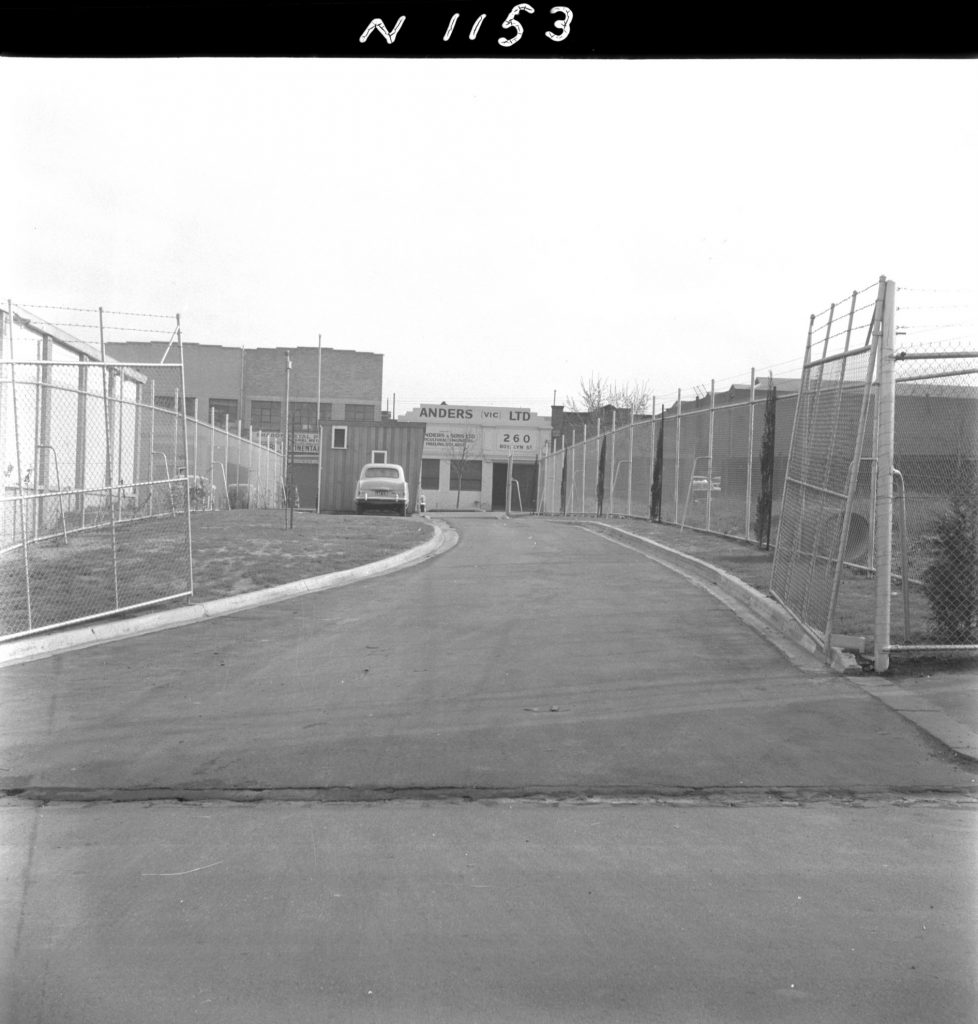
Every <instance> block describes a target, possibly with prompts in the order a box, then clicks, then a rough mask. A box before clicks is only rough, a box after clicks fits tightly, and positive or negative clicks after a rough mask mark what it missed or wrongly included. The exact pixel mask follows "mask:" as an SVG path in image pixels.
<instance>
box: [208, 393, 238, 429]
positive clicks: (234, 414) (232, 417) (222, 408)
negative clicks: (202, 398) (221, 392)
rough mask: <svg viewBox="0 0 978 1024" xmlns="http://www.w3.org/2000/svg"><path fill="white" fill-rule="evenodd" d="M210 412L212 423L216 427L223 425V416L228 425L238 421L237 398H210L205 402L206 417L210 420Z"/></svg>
mask: <svg viewBox="0 0 978 1024" xmlns="http://www.w3.org/2000/svg"><path fill="white" fill-rule="evenodd" d="M211 413H213V414H214V423H215V425H216V426H218V427H223V426H224V421H225V418H226V419H227V422H228V426H229V427H230V425H231V424H232V423H233V424H235V426H237V422H238V400H237V399H236V398H212V399H211V400H210V401H209V402H208V403H207V418H208V420H210V416H211Z"/></svg>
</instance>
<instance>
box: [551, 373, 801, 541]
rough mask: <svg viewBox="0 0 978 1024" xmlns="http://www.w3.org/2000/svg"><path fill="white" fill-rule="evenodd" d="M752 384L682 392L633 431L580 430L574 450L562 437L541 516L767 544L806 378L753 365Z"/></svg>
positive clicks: (638, 420) (631, 424)
mask: <svg viewBox="0 0 978 1024" xmlns="http://www.w3.org/2000/svg"><path fill="white" fill-rule="evenodd" d="M745 379H746V381H747V383H745V384H743V385H735V386H733V387H731V388H729V390H727V391H725V392H723V393H717V392H716V391H715V390H714V389H713V388H712V387H711V389H710V391H709V392H708V393H704V394H703V395H701V396H700V397H696V398H693V399H683V397H682V393H681V392H680V393H679V394H678V395H677V398H676V401H675V402H674V403H673V404H672V405H671V406H670V407H668V408H663V409H661V410H660V411H658V412H656V413H653V414H649V415H639V416H634V417H632V416H630V415H629V414H628V413H625V414H624V415H625V417H626V418H627V419H628V422H626V423H625V425H623V426H618V425H617V423H616V424H615V425H614V426H613V427H610V428H609V429H607V430H603V431H601V430H600V429H599V426H598V422H597V420H595V427H594V428H593V430H594V432H593V433H591V436H587V437H583V436H582V437H581V438H578V437H577V434H576V431H575V432H574V433H573V434H572V436H571V438H570V443H569V444H567V445H566V447H560V446H559V445H560V441H559V439H558V442H557V450H556V451H554V452H551V453H548V454H547V455H546V456H545V457H544V458H543V459H542V460H541V484H540V489H539V492H538V493H539V494H540V495H541V502H542V508H541V511H542V512H543V513H545V514H546V513H550V514H565V515H588V516H594V515H608V516H625V517H633V518H640V519H652V520H654V521H656V522H661V523H670V524H673V525H676V526H680V527H682V528H684V529H685V528H689V529H697V530H706V531H708V532H711V533H720V534H724V535H725V536H729V537H735V538H738V539H741V540H764V541H766V540H767V537H768V529H766V528H769V527H770V524H771V522H772V518H773V522H774V523H775V524H776V522H777V517H778V514H779V511H780V494H781V488H782V486H783V483H784V474H785V466H786V464H787V455H788V446H789V442H790V437H791V426H792V423H793V420H794V413H795V406H796V403H797V394H796V392H797V389H798V387H799V380H798V378H795V379H787V380H780V379H776V378H774V377H772V376H768V377H762V378H756V377H755V373H754V370H753V369H752V370H751V371H750V372H749V374H745ZM583 433H584V431H583V430H582V434H583ZM602 452H603V454H602ZM764 497H766V498H767V501H766V502H762V498H764Z"/></svg>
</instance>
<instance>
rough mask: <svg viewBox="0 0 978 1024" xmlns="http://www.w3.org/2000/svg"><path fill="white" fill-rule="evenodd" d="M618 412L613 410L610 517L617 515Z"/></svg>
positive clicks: (609, 493) (609, 492)
mask: <svg viewBox="0 0 978 1024" xmlns="http://www.w3.org/2000/svg"><path fill="white" fill-rule="evenodd" d="M617 411H618V410H617V409H612V410H611V487H610V488H609V489H608V515H609V516H613V515H614V514H615V437H616V436H617V433H618V431H617V428H616V426H615V420H616V418H617V416H616V413H617Z"/></svg>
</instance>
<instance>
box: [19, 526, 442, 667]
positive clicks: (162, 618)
mask: <svg viewBox="0 0 978 1024" xmlns="http://www.w3.org/2000/svg"><path fill="white" fill-rule="evenodd" d="M429 522H430V523H431V525H432V526H433V527H434V529H435V533H434V536H433V537H431V538H430V539H429V540H426V541H425V542H424V543H423V544H419V545H417V547H413V548H409V549H408V550H407V551H401V552H400V553H398V554H396V555H391V556H390V557H389V558H383V559H381V560H380V561H377V562H369V563H367V564H366V565H359V566H357V567H356V568H354V569H343V570H341V571H340V572H333V573H328V574H327V575H325V576H313V577H310V578H308V579H302V580H296V581H295V582H293V583H283V584H281V585H279V586H277V587H268V588H266V589H264V590H254V591H251V592H249V593H247V594H235V595H234V596H233V597H222V598H216V599H215V600H213V601H202V602H201V603H200V604H188V605H182V606H180V607H179V608H167V609H164V610H161V611H154V612H147V613H146V614H143V615H136V616H133V617H132V618H127V619H106V620H101V621H97V622H92V623H90V624H88V625H86V626H80V627H76V628H72V629H63V630H59V631H53V632H51V633H41V634H38V635H37V636H32V637H26V638H24V639H22V640H11V641H9V642H8V643H5V644H3V646H2V648H0V667H2V666H4V665H13V664H17V663H18V662H23V661H34V660H35V659H38V658H47V657H50V656H51V655H53V654H62V653H64V652H65V651H72V650H78V649H80V648H82V647H93V646H96V645H97V644H104V643H110V642H111V641H113V640H124V639H126V638H128V637H133V636H142V635H143V634H146V633H156V632H159V631H161V630H165V629H174V628H176V627H177V626H186V625H190V624H192V623H194V622H201V621H202V620H204V619H213V618H218V617H219V616H222V615H231V614H233V613H234V612H238V611H243V610H244V609H246V608H257V607H259V606H261V605H266V604H273V603H275V602H277V601H286V600H289V599H291V598H294V597H302V596H303V595H305V594H315V593H318V592H319V591H322V590H332V589H334V588H336V587H343V586H347V585H348V584H350V583H356V582H357V581H358V580H363V579H369V578H371V577H374V576H383V575H385V574H386V573H390V572H396V571H398V570H399V569H406V568H407V567H408V566H411V565H417V564H418V563H419V562H424V561H426V560H427V559H429V558H434V557H435V556H436V555H440V554H443V553H444V552H446V551H449V550H450V549H451V548H453V547H454V546H455V545H456V544H457V543H458V534H457V533H456V532H455V531H454V530H453V529H452V528H451V527H450V526H448V525H447V524H446V523H443V522H442V521H441V520H438V519H430V520H429Z"/></svg>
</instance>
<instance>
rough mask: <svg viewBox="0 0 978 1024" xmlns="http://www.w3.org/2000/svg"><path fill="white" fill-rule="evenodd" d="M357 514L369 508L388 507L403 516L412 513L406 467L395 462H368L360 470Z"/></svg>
mask: <svg viewBox="0 0 978 1024" xmlns="http://www.w3.org/2000/svg"><path fill="white" fill-rule="evenodd" d="M353 504H354V507H355V508H356V510H357V515H361V514H362V513H363V512H364V510H366V509H368V508H387V509H393V510H394V511H395V512H399V513H400V514H401V515H402V516H406V515H409V514H410V511H411V495H410V492H409V489H408V483H407V480H406V479H405V477H404V469H403V467H402V466H398V465H396V464H395V463H393V462H368V463H367V465H366V466H364V467H363V469H361V470H360V479H359V480H357V490H356V495H355V496H354V500H353Z"/></svg>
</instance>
